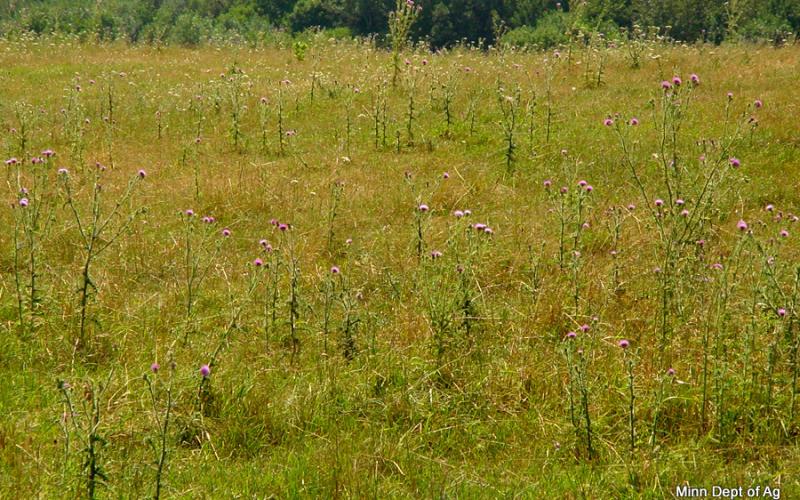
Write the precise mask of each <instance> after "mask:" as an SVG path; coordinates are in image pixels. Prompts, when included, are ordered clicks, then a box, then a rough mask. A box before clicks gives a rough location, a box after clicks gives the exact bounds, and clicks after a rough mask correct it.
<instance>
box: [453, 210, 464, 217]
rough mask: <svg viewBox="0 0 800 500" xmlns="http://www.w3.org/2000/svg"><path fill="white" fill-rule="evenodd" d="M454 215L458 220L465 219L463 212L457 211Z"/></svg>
mask: <svg viewBox="0 0 800 500" xmlns="http://www.w3.org/2000/svg"><path fill="white" fill-rule="evenodd" d="M453 215H454V216H455V217H456V219H460V218H462V217H464V212H462V211H461V210H456V211H455V212H453Z"/></svg>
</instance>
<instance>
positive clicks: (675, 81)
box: [672, 76, 683, 87]
mask: <svg viewBox="0 0 800 500" xmlns="http://www.w3.org/2000/svg"><path fill="white" fill-rule="evenodd" d="M681 83H683V80H681V77H679V76H673V77H672V84H673V85H675V86H676V87H680V86H681Z"/></svg>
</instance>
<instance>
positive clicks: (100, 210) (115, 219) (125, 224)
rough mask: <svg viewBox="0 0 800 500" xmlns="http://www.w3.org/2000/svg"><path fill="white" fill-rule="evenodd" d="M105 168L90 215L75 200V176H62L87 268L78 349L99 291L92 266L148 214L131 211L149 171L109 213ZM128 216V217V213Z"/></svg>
mask: <svg viewBox="0 0 800 500" xmlns="http://www.w3.org/2000/svg"><path fill="white" fill-rule="evenodd" d="M104 170H105V167H103V166H102V165H98V167H97V168H96V169H95V171H94V175H93V179H92V180H93V182H92V184H91V189H92V197H91V204H90V206H89V212H90V213H89V214H86V213H83V214H82V213H81V212H82V210H81V209H80V208H79V206H78V199H77V197H76V196H75V192H74V191H73V185H72V176H70V175H63V176H62V179H63V181H62V183H61V185H62V187H63V192H64V199H65V203H66V205H67V206H68V207H69V209H70V211H71V212H72V216H73V218H74V220H75V223H76V225H77V228H78V234H79V236H80V244H81V250H82V251H83V264H82V265H81V274H80V275H81V278H80V287H79V289H78V290H79V292H78V293H79V314H80V326H79V328H78V338H77V339H76V347H82V346H86V342H87V340H88V338H87V331H86V328H87V320H88V318H89V305H90V299H91V297H92V294H93V293H94V292H96V291H97V284H96V283H95V282H94V280H93V278H92V276H93V275H92V265H93V264H94V263H95V262H96V261H97V259H98V258H99V257H100V256H101V255H102V254H103V253H104V252H105V251H106V250H108V249H109V248H110V247H111V245H113V244H114V243H115V242H116V241H117V240H118V239H120V238H121V237H122V235H123V234H124V233H125V231H127V229H128V228H129V227H130V226H131V224H132V223H133V221H134V219H135V218H136V217H137V216H138V215H139V214H140V213H142V212H143V211H144V209H143V208H131V207H130V204H129V202H130V200H131V198H132V196H133V193H134V192H135V189H136V188H137V186H138V185H139V183H140V182H142V180H143V179H144V178H145V175H146V174H145V171H144V170H139V172H138V173H136V174H135V175H134V176H133V177H132V178H131V180H130V181H129V182H128V186H127V188H126V189H125V190H124V191H123V192H122V194H121V195H120V196H119V197H118V198H117V200H116V201H115V202H114V204H113V206H112V208H111V209H110V210H109V209H107V208H104V206H103V202H102V194H101V193H102V184H101V182H100V181H101V179H102V174H103V171H104ZM126 211H127V214H125V215H124V212H126Z"/></svg>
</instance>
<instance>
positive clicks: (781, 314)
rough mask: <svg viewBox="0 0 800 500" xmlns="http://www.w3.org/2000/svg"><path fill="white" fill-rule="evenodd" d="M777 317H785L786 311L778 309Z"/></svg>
mask: <svg viewBox="0 0 800 500" xmlns="http://www.w3.org/2000/svg"><path fill="white" fill-rule="evenodd" d="M778 316H780V317H781V318H783V317H784V316H786V309H784V308H782V307H781V308H780V309H778Z"/></svg>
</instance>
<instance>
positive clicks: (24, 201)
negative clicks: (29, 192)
mask: <svg viewBox="0 0 800 500" xmlns="http://www.w3.org/2000/svg"><path fill="white" fill-rule="evenodd" d="M19 206H21V207H23V208H25V207H27V206H28V198H22V199H20V200H19Z"/></svg>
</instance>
